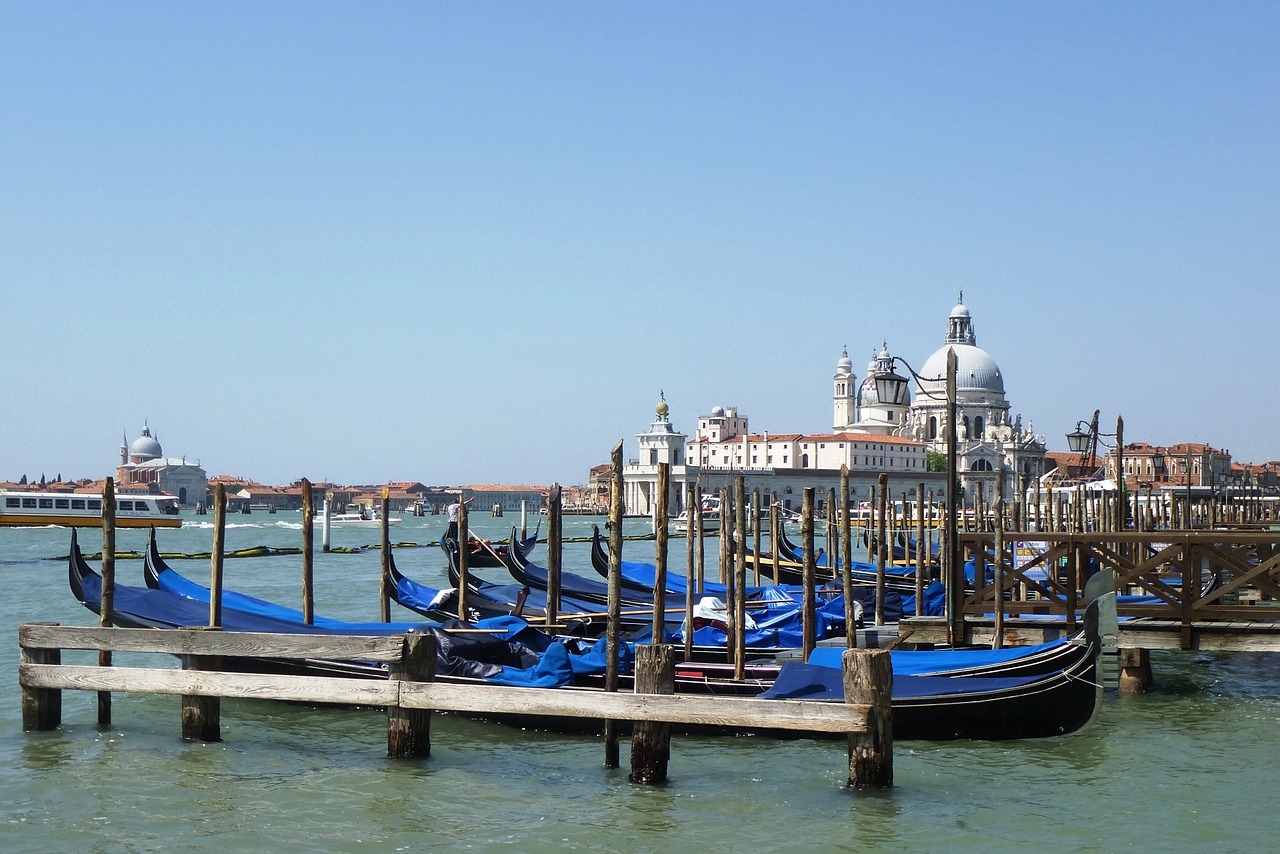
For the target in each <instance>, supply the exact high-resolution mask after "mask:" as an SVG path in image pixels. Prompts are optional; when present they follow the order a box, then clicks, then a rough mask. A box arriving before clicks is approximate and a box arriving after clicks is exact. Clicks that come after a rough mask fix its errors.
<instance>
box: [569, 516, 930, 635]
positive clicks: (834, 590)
mask: <svg viewBox="0 0 1280 854" xmlns="http://www.w3.org/2000/svg"><path fill="white" fill-rule="evenodd" d="M748 555H750V550H748ZM591 566H592V568H594V569H595V571H596V572H597V573H598V574H599V575H600V576H602V577H603V578H608V577H609V555H608V554H607V553H606V552H605V549H604V545H603V537H602V536H601V534H600V529H599V527H595V526H593V531H592V537H591ZM620 574H621V579H622V583H623V584H624V585H625V586H626V587H627V589H629V590H634V591H638V592H640V593H642V594H645V595H649V596H652V590H653V585H654V583H655V581H656V578H657V569H656V567H655V566H654V565H653V564H651V563H644V562H641V561H626V560H624V561H622V563H621V567H620ZM797 579H799V576H797ZM687 584H688V582H687V580H686V578H685V577H684V575H682V574H680V573H668V575H667V582H666V585H665V586H666V589H667V591H668V592H669V593H671V594H675V595H680V596H684V595H685V590H686V587H687ZM851 588H852V589H851V591H850V592H851V593H852V594H853V598H854V600H855V601H857V602H858V603H859V606H860V610H861V612H862V613H871V612H874V611H875V608H876V588H875V579H874V577H872V578H871V580H870V581H869V582H868V581H867V580H865V579H862V578H858V579H857V580H856V581H854V583H853V584H852V585H851ZM803 589H804V588H803V586H802V585H801V584H800V583H798V582H797V583H795V584H791V583H788V584H780V585H763V586H759V587H748V588H747V597H748V598H749V599H751V600H752V601H779V602H781V601H786V600H787V599H788V598H790V599H791V600H792V601H796V602H798V601H799V600H800V597H801V595H802V594H801V591H802V590H803ZM842 589H843V588H842V585H841V583H840V580H839V579H836V578H826V579H825V580H822V581H821V582H820V585H819V587H818V589H817V590H816V591H815V593H816V595H817V596H818V598H819V600H828V601H830V600H832V599H833V598H834V597H836V596H838V595H840V593H841V591H842ZM701 592H702V594H705V595H708V596H716V597H720V598H724V597H725V596H726V595H727V594H726V586H725V585H724V584H721V583H719V582H713V581H703V584H702V591H701ZM945 595H946V593H945V590H944V589H943V587H942V585H941V584H939V583H937V582H934V581H931V582H930V583H929V584H928V585H926V586H925V597H924V603H923V610H922V611H920V612H919V615H921V616H929V617H938V616H942V613H943V608H944V598H945ZM916 615H917V608H916V597H915V584H914V582H913V583H912V584H911V585H910V586H905V585H886V590H885V601H884V612H883V615H882V616H883V618H884V619H885V620H886V621H888V622H891V623H893V622H897V621H898V620H899V619H901V618H902V617H904V616H916ZM854 619H855V620H858V619H861V615H860V614H859V613H857V611H856V610H855V616H854Z"/></svg>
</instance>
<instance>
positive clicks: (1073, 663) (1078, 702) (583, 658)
mask: <svg viewBox="0 0 1280 854" xmlns="http://www.w3.org/2000/svg"><path fill="white" fill-rule="evenodd" d="M68 575H69V580H70V583H71V588H72V591H73V592H74V593H75V595H76V597H77V598H78V599H79V600H80V601H81V602H82V603H84V604H85V606H86V607H87V608H89V609H90V610H91V611H94V612H95V613H96V612H97V610H98V608H99V607H100V604H101V578H100V577H99V576H98V575H97V573H96V572H94V571H93V570H92V569H91V568H90V567H89V566H88V564H87V563H86V562H85V561H84V559H83V557H82V555H81V553H80V550H79V547H78V545H77V543H76V540H75V536H74V532H73V537H72V544H71V552H70V555H69V560H68ZM1108 595H1113V594H1108ZM1096 612H1097V606H1096V604H1094V605H1092V606H1091V607H1090V609H1089V610H1088V612H1087V613H1086V621H1085V623H1086V632H1085V634H1084V635H1083V636H1082V638H1077V639H1074V640H1073V641H1072V642H1069V643H1068V644H1067V646H1069V647H1070V649H1073V650H1075V651H1076V652H1075V656H1074V658H1072V657H1071V656H1070V655H1066V656H1064V658H1071V659H1072V660H1070V661H1067V662H1065V663H1064V666H1063V667H1062V669H1060V670H1055V671H1053V672H1050V673H1043V674H1025V675H1014V676H1009V675H1006V676H991V675H987V674H989V673H993V672H998V671H997V670H994V669H991V668H990V666H989V665H984V664H981V663H977V664H974V663H971V664H970V666H967V667H963V666H958V665H959V664H960V663H961V662H963V661H965V660H967V659H966V656H965V653H964V652H963V651H956V652H954V653H946V654H941V655H940V656H939V658H938V663H939V664H942V665H944V666H945V665H947V662H949V661H950V662H951V663H952V664H953V665H957V666H955V667H953V670H952V671H951V673H952V674H954V675H948V672H947V671H945V670H944V671H942V672H940V673H935V674H933V675H928V676H920V675H910V674H903V675H898V674H897V673H895V679H894V689H893V700H892V703H893V710H894V735H895V737H896V738H899V739H911V738H930V739H954V738H982V739H1003V738H1032V737H1042V736H1049V735H1060V734H1065V733H1067V732H1071V731H1074V730H1075V729H1078V728H1079V727H1081V726H1083V725H1085V724H1086V723H1088V721H1089V720H1091V719H1092V717H1093V715H1094V714H1095V713H1096V710H1097V707H1098V702H1099V698H1100V694H1101V686H1100V685H1099V684H1098V682H1097V678H1096V667H1097V650H1098V640H1097V630H1096V625H1097V623H1096ZM207 613H208V611H207V603H205V602H200V601H197V600H195V599H189V598H186V597H184V596H179V595H177V594H172V593H168V592H166V591H162V590H154V589H151V588H145V587H144V588H136V587H129V586H126V585H119V584H117V585H116V587H115V607H114V609H113V613H112V622H113V623H115V624H116V625H122V626H132V627H148V628H182V627H186V626H191V625H201V624H203V623H204V622H205V621H206V620H207ZM506 619H507V620H509V621H510V622H509V623H508V624H507V625H508V628H509V630H510V631H509V634H508V637H507V638H474V637H470V636H457V635H450V634H449V632H448V628H449V627H447V626H439V625H430V624H427V625H422V624H383V623H374V624H361V623H340V622H338V621H333V622H332V623H327V624H326V625H323V626H321V625H307V624H302V623H299V622H297V621H294V620H290V619H285V618H284V617H281V616H267V615H261V614H250V613H248V612H243V611H238V610H236V609H234V608H228V607H225V606H224V608H223V627H224V630H227V631H262V632H287V633H317V634H379V635H381V634H400V633H403V632H405V631H408V630H409V629H413V630H414V631H419V632H431V633H433V634H435V635H436V636H437V637H438V639H439V642H440V643H441V644H442V646H441V650H442V652H441V659H440V663H441V669H440V671H439V673H440V674H441V675H442V676H443V677H444V678H449V679H463V680H466V681H473V680H474V679H481V680H484V681H487V682H491V683H497V684H508V685H524V686H530V687H539V686H558V685H565V684H568V683H569V682H573V684H576V685H578V686H584V687H585V686H590V685H594V684H597V683H598V680H599V674H600V672H602V670H603V661H602V651H601V642H597V643H596V644H595V645H594V646H592V647H589V648H582V650H581V651H580V652H579V653H571V652H570V651H569V650H568V648H567V647H566V646H565V644H564V643H562V642H561V641H559V640H556V639H550V638H547V636H546V635H544V634H542V633H539V632H533V631H532V630H529V629H528V627H527V626H524V625H523V624H522V621H519V620H515V619H514V618H506ZM522 636H523V637H528V638H530V639H532V640H533V641H534V643H533V644H532V645H526V644H521V643H519V642H518V641H516V640H514V639H515V638H520V637H522ZM539 639H540V640H539ZM508 643H516V644H518V645H517V646H511V647H508V646H506V644H508ZM623 646H624V647H626V648H627V649H628V650H629V647H628V646H627V645H625V644H624V645H623ZM539 647H541V648H539ZM481 656H483V657H484V658H485V659H486V660H480V657H481ZM1028 656H1029V657H1030V656H1038V657H1039V658H1040V660H1041V661H1044V660H1045V659H1044V651H1043V650H1033V651H1032V652H1031V653H1029V654H1028ZM623 657H624V659H626V661H624V663H623V672H624V673H626V671H627V669H628V668H627V667H626V663H628V662H629V655H628V654H627V653H624V656H623ZM1016 658H1017V656H1016V655H1015V654H1012V653H1008V654H1006V656H1005V658H1004V660H1003V661H1002V662H1000V663H999V665H998V667H1000V668H1004V669H1005V670H1006V671H1010V668H1011V667H1014V666H1016V665H1014V664H1012V662H1013V661H1014V660H1015V659H1016ZM237 661H238V662H239V663H240V664H241V665H243V668H244V669H246V670H255V671H257V670H263V671H267V672H291V671H289V670H287V669H285V668H287V667H294V668H302V669H304V670H305V672H308V673H327V674H341V675H347V676H360V677H364V678H385V671H384V670H382V669H381V668H380V667H379V666H378V665H376V664H370V663H365V664H361V663H360V662H325V661H306V662H289V663H286V662H280V661H273V660H271V659H262V658H258V659H252V658H244V659H237ZM804 667H806V668H808V669H806V670H797V669H796V668H795V666H794V665H792V664H785V665H783V666H782V668H781V669H775V667H773V666H770V665H749V668H748V673H749V674H750V675H749V676H748V678H747V679H744V680H734V679H731V678H729V679H726V678H721V676H720V674H721V673H723V672H724V671H725V668H724V666H723V665H710V664H698V663H696V662H686V663H684V664H682V665H681V666H680V667H679V668H678V672H677V678H676V690H677V692H680V693H698V694H725V695H737V696H755V695H758V694H760V692H761V689H762V688H765V687H769V691H766V692H765V693H764V694H762V695H761V696H766V697H798V696H802V697H806V698H809V699H818V698H824V697H825V695H823V694H820V693H819V690H818V689H819V688H821V687H822V686H823V685H824V684H826V683H829V682H830V679H829V678H825V679H824V678H822V677H830V675H831V674H836V677H837V679H838V678H839V671H838V670H834V669H832V668H821V667H817V666H815V665H805V666H804ZM467 668H475V673H477V674H479V675H472V673H470V672H466V669H467ZM984 668H986V669H984ZM897 669H898V668H897V667H896V666H895V670H897ZM459 670H461V671H462V672H459ZM775 676H776V678H775ZM770 683H771V684H770ZM627 685H628V680H627V679H625V678H624V680H623V681H622V689H623V690H626V689H627ZM829 688H830V686H829V685H827V687H826V688H822V690H824V691H827V690H829ZM830 699H831V700H832V701H839V698H838V697H836V696H834V695H832V696H830ZM520 722H521V723H522V725H527V723H528V721H520ZM539 723H540V724H542V725H548V726H555V727H556V728H565V729H579V728H581V726H582V721H581V720H580V719H560V720H557V721H547V720H545V719H540V721H539ZM699 731H705V730H701V729H700V730H699ZM713 731H714V732H718V733H724V732H726V730H724V729H719V730H713ZM791 735H793V736H794V733H792V734H791Z"/></svg>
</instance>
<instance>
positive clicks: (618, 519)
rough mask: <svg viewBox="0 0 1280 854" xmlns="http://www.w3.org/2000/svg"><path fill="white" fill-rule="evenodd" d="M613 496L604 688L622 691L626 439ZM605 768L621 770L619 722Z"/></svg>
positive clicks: (608, 724)
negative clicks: (624, 457)
mask: <svg viewBox="0 0 1280 854" xmlns="http://www.w3.org/2000/svg"><path fill="white" fill-rule="evenodd" d="M609 458H610V461H611V462H612V470H613V471H612V475H611V478H610V480H611V483H612V486H613V489H612V490H611V492H612V494H611V495H610V496H609V601H608V605H609V616H608V624H607V626H606V628H605V665H604V689H605V690H606V691H617V690H618V649H619V626H618V620H619V616H620V612H621V610H622V440H621V439H619V440H618V444H616V445H614V446H613V452H612V453H611V454H610V457H609ZM604 767H606V768H617V767H618V722H617V721H615V720H606V721H605V722H604Z"/></svg>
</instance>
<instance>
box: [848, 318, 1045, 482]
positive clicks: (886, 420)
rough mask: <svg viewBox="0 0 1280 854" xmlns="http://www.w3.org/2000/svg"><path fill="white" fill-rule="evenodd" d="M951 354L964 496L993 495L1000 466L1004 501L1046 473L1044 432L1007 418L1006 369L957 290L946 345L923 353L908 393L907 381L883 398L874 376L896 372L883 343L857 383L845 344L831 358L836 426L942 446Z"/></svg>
mask: <svg viewBox="0 0 1280 854" xmlns="http://www.w3.org/2000/svg"><path fill="white" fill-rule="evenodd" d="M948 349H953V350H955V354H956V425H957V433H956V462H957V465H958V467H959V470H960V471H959V476H960V483H961V486H962V487H964V490H965V495H966V496H973V495H974V494H975V493H976V490H975V487H976V484H977V483H982V485H983V486H982V489H983V494H984V496H985V497H986V498H987V499H988V500H992V499H994V496H995V485H996V474H997V472H998V471H1003V472H1004V473H1005V482H1004V490H1005V496H1006V500H1012V499H1013V497H1014V496H1015V495H1017V494H1018V491H1019V490H1020V489H1021V488H1022V487H1023V486H1024V485H1025V484H1026V483H1029V482H1030V481H1031V479H1033V478H1039V477H1040V476H1041V475H1043V474H1044V472H1045V444H1044V437H1042V436H1041V437H1037V436H1036V435H1035V434H1034V432H1033V431H1032V429H1031V425H1030V422H1028V425H1027V427H1026V428H1025V429H1024V428H1023V426H1022V416H1021V415H1019V416H1017V417H1016V418H1014V419H1012V420H1011V419H1010V417H1009V402H1008V401H1007V400H1006V399H1005V390H1004V375H1003V374H1001V372H1000V366H999V365H997V364H996V361H995V359H993V358H992V357H991V354H989V353H988V352H987V351H986V350H983V349H982V348H981V347H979V346H978V342H977V337H976V336H975V335H974V331H973V318H972V316H971V315H970V314H969V309H968V308H967V307H966V306H965V305H964V295H963V294H961V295H960V299H959V300H958V302H957V304H956V306H955V308H953V309H952V310H951V314H950V316H949V317H948V318H947V334H946V336H945V338H944V339H943V344H942V346H941V347H939V348H938V349H937V350H936V351H934V353H933V354H932V355H931V356H929V358H928V359H926V360H925V362H924V365H923V367H921V368H920V369H919V372H918V373H919V377H917V378H916V387H917V389H916V395H915V399H914V400H912V399H911V396H910V394H909V393H908V391H907V389H906V387H905V386H904V387H903V392H902V395H901V399H899V400H893V401H881V400H879V398H878V396H877V394H876V378H877V377H878V376H883V375H888V374H891V373H893V357H892V356H891V355H890V354H889V350H888V347H887V346H882V347H881V349H880V352H879V354H877V356H876V357H875V358H874V359H872V361H871V364H870V365H868V367H867V376H866V378H865V379H864V380H863V381H862V382H861V383H858V382H857V377H856V375H855V374H854V373H853V365H852V362H851V361H850V359H849V354H848V351H847V350H846V351H845V352H844V353H843V354H842V356H841V358H840V361H839V362H837V364H836V373H835V377H834V383H835V429H836V430H837V431H840V430H857V431H860V432H864V433H879V434H883V435H895V436H903V437H906V438H911V439H916V440H917V441H920V442H924V443H926V444H927V445H928V446H929V450H931V451H937V452H939V453H943V454H945V453H946V451H947V380H946V375H947V350H948Z"/></svg>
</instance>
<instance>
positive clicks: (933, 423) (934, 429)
mask: <svg viewBox="0 0 1280 854" xmlns="http://www.w3.org/2000/svg"><path fill="white" fill-rule="evenodd" d="M926 438H928V439H936V438H938V416H936V415H930V416H929V432H928V435H927V436H926Z"/></svg>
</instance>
